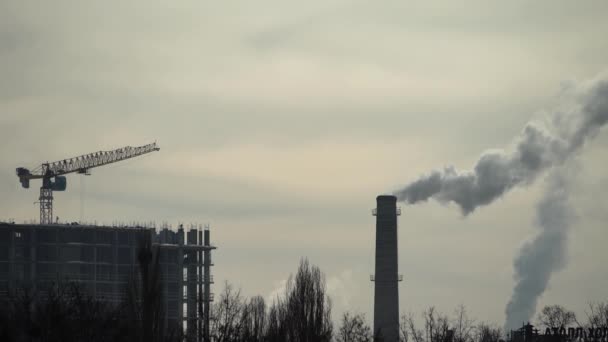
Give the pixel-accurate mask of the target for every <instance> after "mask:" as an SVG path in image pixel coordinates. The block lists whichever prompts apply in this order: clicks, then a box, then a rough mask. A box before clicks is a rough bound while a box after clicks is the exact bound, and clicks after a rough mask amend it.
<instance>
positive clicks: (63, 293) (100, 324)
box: [0, 282, 127, 342]
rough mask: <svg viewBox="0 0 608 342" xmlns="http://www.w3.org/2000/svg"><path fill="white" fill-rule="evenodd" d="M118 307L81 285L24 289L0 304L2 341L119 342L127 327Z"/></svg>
mask: <svg viewBox="0 0 608 342" xmlns="http://www.w3.org/2000/svg"><path fill="white" fill-rule="evenodd" d="M121 318H122V315H121V311H120V309H119V308H115V307H112V306H111V305H109V304H107V303H105V302H102V301H98V300H96V299H95V298H93V297H92V296H90V295H88V294H87V293H86V292H85V291H83V290H82V289H81V287H80V286H79V285H78V284H75V283H68V282H58V283H55V284H52V285H51V286H49V287H48V288H47V289H45V291H44V292H42V291H38V292H35V293H34V292H32V291H29V289H21V290H19V291H17V292H16V293H14V294H13V296H11V297H9V298H6V299H4V300H3V301H2V303H0V340H2V341H92V342H95V341H120V340H121V336H123V335H124V333H125V330H126V328H127V326H126V325H125V324H123V322H122V320H121Z"/></svg>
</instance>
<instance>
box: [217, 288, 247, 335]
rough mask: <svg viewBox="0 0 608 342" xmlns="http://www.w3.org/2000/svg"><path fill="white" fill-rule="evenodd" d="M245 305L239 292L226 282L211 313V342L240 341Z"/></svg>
mask: <svg viewBox="0 0 608 342" xmlns="http://www.w3.org/2000/svg"><path fill="white" fill-rule="evenodd" d="M244 310H245V304H244V301H243V298H242V297H241V291H240V290H235V289H234V288H233V286H232V285H230V284H229V283H228V282H226V283H225V284H224V290H223V291H222V293H221V295H220V297H219V300H218V301H217V302H216V303H215V305H213V309H212V311H211V322H210V336H211V339H212V340H213V341H217V342H228V341H240V340H241V338H240V337H241V335H242V332H241V330H242V325H243V321H242V316H243V312H244Z"/></svg>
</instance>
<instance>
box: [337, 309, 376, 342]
mask: <svg viewBox="0 0 608 342" xmlns="http://www.w3.org/2000/svg"><path fill="white" fill-rule="evenodd" d="M336 341H337V342H371V341H372V329H371V328H370V326H369V325H368V324H367V323H366V321H365V315H363V314H361V313H356V314H351V313H349V312H345V313H344V314H343V315H342V320H341V322H340V327H339V328H338V331H337V334H336Z"/></svg>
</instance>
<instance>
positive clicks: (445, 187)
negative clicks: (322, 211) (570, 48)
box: [395, 74, 608, 215]
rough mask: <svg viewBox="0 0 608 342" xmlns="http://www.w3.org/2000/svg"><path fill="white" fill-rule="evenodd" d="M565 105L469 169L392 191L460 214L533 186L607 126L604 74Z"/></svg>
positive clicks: (449, 170) (573, 90)
mask: <svg viewBox="0 0 608 342" xmlns="http://www.w3.org/2000/svg"><path fill="white" fill-rule="evenodd" d="M564 95H567V98H568V101H566V103H565V104H564V105H563V106H561V107H560V108H558V109H557V110H556V111H555V112H554V113H553V114H551V115H549V116H548V117H547V118H546V120H544V121H541V122H530V123H528V124H527V125H526V126H525V127H524V129H523V130H522V132H521V134H520V135H519V136H518V137H517V138H516V139H515V140H514V143H513V146H512V148H510V149H509V150H500V151H487V152H485V153H483V154H482V155H481V157H480V158H479V160H478V161H477V164H476V165H475V167H474V168H473V170H472V171H468V172H467V171H458V170H456V169H455V168H453V167H446V168H444V169H442V170H435V171H432V172H431V173H430V174H427V175H424V176H422V177H421V178H419V179H418V180H416V181H414V182H412V183H410V184H408V185H407V186H405V187H404V188H403V189H401V190H398V191H396V192H395V195H396V196H397V198H399V200H400V201H403V202H406V203H408V204H415V203H418V202H421V201H427V200H428V199H429V198H433V199H435V200H437V201H439V202H441V203H450V202H453V203H456V204H457V205H458V206H459V207H460V209H461V210H462V213H463V214H464V215H468V214H470V213H471V212H473V211H474V210H475V209H476V208H477V207H479V206H483V205H487V204H490V203H492V202H493V201H494V200H496V199H497V198H500V197H501V196H502V195H503V194H505V193H506V192H508V191H509V190H511V189H513V188H514V187H516V186H525V185H529V184H531V183H533V182H534V181H535V180H536V179H537V178H538V176H539V175H540V174H542V173H543V172H544V171H546V170H547V169H550V168H552V167H554V166H559V165H561V164H563V163H564V162H565V161H566V160H567V159H568V158H570V157H571V156H572V155H573V154H574V153H576V152H577V151H578V150H580V149H581V147H582V146H583V145H584V144H585V142H586V141H588V140H589V139H591V138H592V137H594V136H595V135H596V133H597V132H598V130H599V129H600V128H601V127H602V126H604V125H605V124H606V122H608V74H604V75H603V76H602V77H598V78H596V79H594V80H591V81H587V82H583V83H581V84H579V85H578V86H572V87H570V89H568V91H567V92H566V93H565V94H564Z"/></svg>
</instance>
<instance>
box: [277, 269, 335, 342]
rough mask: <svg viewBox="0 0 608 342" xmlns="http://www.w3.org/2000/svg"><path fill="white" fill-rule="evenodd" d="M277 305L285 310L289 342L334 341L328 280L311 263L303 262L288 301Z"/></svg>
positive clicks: (291, 284) (292, 279)
mask: <svg viewBox="0 0 608 342" xmlns="http://www.w3.org/2000/svg"><path fill="white" fill-rule="evenodd" d="M273 305H278V306H283V308H281V309H279V310H277V312H279V313H281V314H282V315H281V317H279V318H280V319H281V320H282V323H281V325H282V326H283V327H284V329H283V331H284V332H285V335H284V336H283V337H284V339H283V341H285V342H313V341H314V342H324V341H330V340H331V338H332V332H333V324H332V321H331V301H330V299H329V297H328V296H327V294H326V290H325V277H324V276H323V274H322V273H321V271H320V270H319V268H318V267H316V266H311V265H310V264H309V262H308V260H307V259H302V260H301V261H300V266H299V268H298V272H297V273H296V275H295V277H292V276H290V277H289V280H288V281H287V288H286V293H285V298H284V299H283V300H282V301H278V302H276V303H274V304H273Z"/></svg>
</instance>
